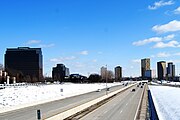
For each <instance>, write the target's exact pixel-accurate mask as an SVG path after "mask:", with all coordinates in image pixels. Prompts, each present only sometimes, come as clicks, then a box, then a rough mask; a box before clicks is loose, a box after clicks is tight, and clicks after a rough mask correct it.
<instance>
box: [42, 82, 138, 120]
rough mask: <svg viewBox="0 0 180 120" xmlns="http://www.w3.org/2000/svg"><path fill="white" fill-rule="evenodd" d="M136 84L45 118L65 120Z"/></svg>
mask: <svg viewBox="0 0 180 120" xmlns="http://www.w3.org/2000/svg"><path fill="white" fill-rule="evenodd" d="M134 85H136V84H131V85H129V86H127V87H124V88H122V89H120V90H117V91H114V92H111V93H109V94H107V95H104V96H102V97H100V98H97V99H95V100H92V101H90V102H87V103H85V104H82V105H79V106H76V107H74V108H71V109H69V110H67V111H64V112H62V113H59V114H57V115H55V116H52V117H50V118H47V119H45V120H63V119H65V118H67V117H69V116H72V115H74V114H76V113H78V112H80V111H82V110H84V109H86V108H88V107H90V106H92V105H94V104H97V103H98V102H101V101H103V100H105V99H107V98H109V97H111V96H113V95H115V94H118V93H119V92H121V91H124V90H126V89H128V88H130V87H132V86H134Z"/></svg>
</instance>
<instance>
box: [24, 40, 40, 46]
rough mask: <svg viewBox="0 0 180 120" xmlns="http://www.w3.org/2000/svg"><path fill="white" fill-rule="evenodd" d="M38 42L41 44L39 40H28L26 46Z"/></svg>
mask: <svg viewBox="0 0 180 120" xmlns="http://www.w3.org/2000/svg"><path fill="white" fill-rule="evenodd" d="M40 42H41V40H29V41H28V42H27V43H26V44H27V45H32V44H38V43H40Z"/></svg>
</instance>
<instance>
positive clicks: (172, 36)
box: [164, 34, 175, 40]
mask: <svg viewBox="0 0 180 120" xmlns="http://www.w3.org/2000/svg"><path fill="white" fill-rule="evenodd" d="M174 37H175V35H174V34H171V35H168V36H165V37H164V40H172V39H174Z"/></svg>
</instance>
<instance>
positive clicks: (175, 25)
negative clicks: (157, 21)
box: [152, 20, 180, 33]
mask: <svg viewBox="0 0 180 120" xmlns="http://www.w3.org/2000/svg"><path fill="white" fill-rule="evenodd" d="M152 30H153V31H155V32H157V33H166V32H175V31H180V21H178V20H173V21H171V22H169V23H167V24H164V25H155V26H153V28H152Z"/></svg>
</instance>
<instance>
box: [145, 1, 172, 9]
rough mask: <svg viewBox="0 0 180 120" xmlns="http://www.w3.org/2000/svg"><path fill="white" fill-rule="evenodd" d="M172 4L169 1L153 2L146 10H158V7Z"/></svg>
mask: <svg viewBox="0 0 180 120" xmlns="http://www.w3.org/2000/svg"><path fill="white" fill-rule="evenodd" d="M173 4H174V2H173V1H172V0H169V1H167V2H165V1H164V0H160V1H158V2H155V3H154V4H153V5H152V6H151V5H149V6H148V9H150V10H156V9H158V8H160V7H163V6H168V5H173Z"/></svg>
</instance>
